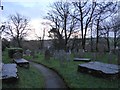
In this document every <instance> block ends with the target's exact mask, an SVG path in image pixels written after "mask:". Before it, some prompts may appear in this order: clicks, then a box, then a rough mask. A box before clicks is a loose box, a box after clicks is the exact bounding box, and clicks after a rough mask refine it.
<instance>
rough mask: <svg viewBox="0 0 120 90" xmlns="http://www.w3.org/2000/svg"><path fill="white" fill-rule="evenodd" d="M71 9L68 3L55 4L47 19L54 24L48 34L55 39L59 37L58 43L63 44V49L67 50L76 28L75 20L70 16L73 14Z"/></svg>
mask: <svg viewBox="0 0 120 90" xmlns="http://www.w3.org/2000/svg"><path fill="white" fill-rule="evenodd" d="M71 8H72V7H71V5H70V3H68V2H55V3H54V4H53V6H52V10H51V11H50V13H48V17H47V18H48V19H49V20H51V21H52V22H53V23H54V26H52V27H53V29H51V31H50V32H52V33H54V36H56V37H57V38H58V37H59V39H58V40H60V42H61V41H62V42H63V46H64V48H63V49H67V45H68V42H69V39H70V37H71V34H72V33H73V32H74V30H75V29H76V28H77V26H76V24H77V20H76V19H75V18H73V17H71V15H70V13H73V14H74V12H72V10H71Z"/></svg>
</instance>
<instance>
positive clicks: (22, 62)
mask: <svg viewBox="0 0 120 90" xmlns="http://www.w3.org/2000/svg"><path fill="white" fill-rule="evenodd" d="M14 62H15V63H16V64H17V65H18V66H21V67H22V66H24V67H25V68H29V62H28V61H27V60H25V59H23V58H20V59H14Z"/></svg>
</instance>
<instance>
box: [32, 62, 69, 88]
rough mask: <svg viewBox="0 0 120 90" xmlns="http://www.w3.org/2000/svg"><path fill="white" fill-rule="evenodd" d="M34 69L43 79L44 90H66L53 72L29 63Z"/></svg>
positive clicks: (39, 65)
mask: <svg viewBox="0 0 120 90" xmlns="http://www.w3.org/2000/svg"><path fill="white" fill-rule="evenodd" d="M30 64H32V65H33V66H34V67H36V68H37V69H38V70H39V71H40V72H41V73H42V74H43V76H44V78H45V88H46V89H47V88H66V89H67V87H66V86H65V83H64V82H63V80H62V79H61V78H60V76H59V75H58V74H57V73H55V72H54V71H53V70H51V69H49V68H47V67H45V66H43V65H41V64H37V63H34V62H30Z"/></svg>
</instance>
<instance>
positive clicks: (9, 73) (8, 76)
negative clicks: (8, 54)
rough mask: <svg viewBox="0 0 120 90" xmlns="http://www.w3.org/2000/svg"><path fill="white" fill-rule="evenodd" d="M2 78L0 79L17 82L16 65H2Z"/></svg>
mask: <svg viewBox="0 0 120 90" xmlns="http://www.w3.org/2000/svg"><path fill="white" fill-rule="evenodd" d="M1 72H2V74H0V75H2V76H0V78H1V79H2V80H6V81H7V80H17V79H18V75H17V65H16V64H3V65H2V71H1Z"/></svg>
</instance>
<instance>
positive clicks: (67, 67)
mask: <svg viewBox="0 0 120 90" xmlns="http://www.w3.org/2000/svg"><path fill="white" fill-rule="evenodd" d="M85 57H91V56H90V54H86V56H85ZM106 57H107V54H106V56H104V57H102V58H101V60H102V62H106V63H107V61H106ZM71 58H72V60H71V61H70V62H63V64H61V63H60V62H59V60H54V59H53V58H51V59H50V61H47V60H44V55H43V54H38V55H37V58H35V59H34V60H33V61H36V62H38V63H42V64H44V65H46V66H48V67H50V68H53V69H54V70H56V71H58V72H59V74H60V75H62V77H63V78H64V79H65V82H66V83H67V85H68V86H69V87H70V88H118V85H119V83H120V79H119V80H107V79H103V78H98V77H93V76H92V75H89V74H83V73H80V72H77V68H78V64H80V63H84V62H74V61H73V56H72V57H71ZM114 58H115V59H116V57H115V56H114ZM29 59H30V57H29ZM113 63H116V61H114V62H113Z"/></svg>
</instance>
